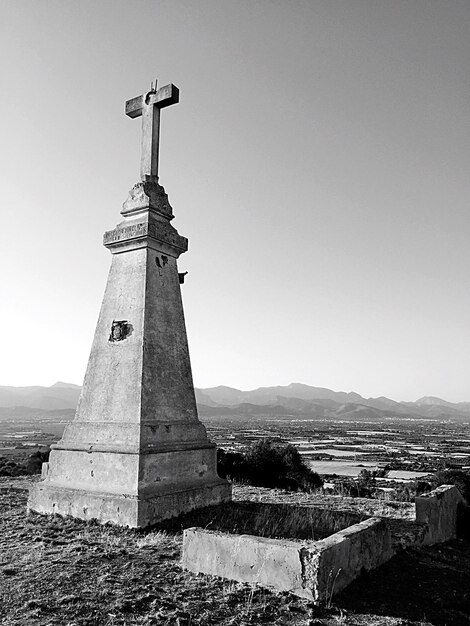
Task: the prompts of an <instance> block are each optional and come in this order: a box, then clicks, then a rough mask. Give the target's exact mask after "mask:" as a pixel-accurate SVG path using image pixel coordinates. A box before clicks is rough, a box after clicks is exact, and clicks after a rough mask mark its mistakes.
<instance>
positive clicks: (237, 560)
mask: <svg viewBox="0 0 470 626" xmlns="http://www.w3.org/2000/svg"><path fill="white" fill-rule="evenodd" d="M392 555H393V550H392V548H391V540H390V531H389V529H388V526H387V524H386V522H385V521H384V520H381V519H378V518H370V519H368V520H365V521H363V522H360V523H359V524H355V525H354V526H351V527H349V528H347V529H345V530H342V531H339V532H337V533H335V534H333V535H331V536H330V537H328V538H327V539H323V540H321V541H289V540H285V539H267V538H264V537H254V536H253V535H231V534H228V533H220V532H214V531H208V530H203V529H201V528H190V529H187V530H185V531H184V538H183V560H182V566H183V567H184V568H185V569H188V570H190V571H192V572H196V573H204V574H212V575H215V576H221V577H223V578H230V579H233V580H237V581H240V582H247V583H256V584H259V585H261V586H265V587H271V588H274V589H277V590H278V591H289V592H291V593H294V594H296V595H298V596H302V597H306V598H309V599H310V600H313V601H314V602H319V601H321V600H324V599H325V598H326V597H327V596H328V597H329V596H330V595H333V594H334V593H337V592H338V591H340V590H341V589H344V587H346V586H347V585H348V584H349V583H350V582H351V581H353V580H354V579H355V578H357V577H358V576H359V575H360V574H361V572H362V571H363V570H366V571H368V570H371V569H374V568H375V567H378V566H379V565H381V564H382V563H384V562H385V561H387V560H388V559H389V558H390V557H391V556H392Z"/></svg>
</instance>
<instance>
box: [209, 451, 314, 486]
mask: <svg viewBox="0 0 470 626" xmlns="http://www.w3.org/2000/svg"><path fill="white" fill-rule="evenodd" d="M217 457H218V458H217V460H218V467H217V470H218V472H219V475H220V476H221V477H222V478H231V479H232V480H235V481H236V482H242V483H248V484H250V485H254V486H257V487H279V488H281V489H288V490H289V491H307V492H308V491H312V490H314V489H318V488H319V487H321V486H322V484H323V481H322V480H321V478H320V476H319V475H318V474H317V473H315V472H312V470H310V469H309V467H308V466H307V465H306V464H305V462H304V460H303V459H302V456H301V455H300V453H299V451H298V450H297V448H296V447H295V446H293V445H290V444H289V445H282V444H279V443H276V442H274V441H273V440H272V439H261V440H259V441H257V442H256V443H254V444H252V445H251V446H249V447H248V448H247V449H246V451H245V454H240V453H236V452H225V450H218V455H217Z"/></svg>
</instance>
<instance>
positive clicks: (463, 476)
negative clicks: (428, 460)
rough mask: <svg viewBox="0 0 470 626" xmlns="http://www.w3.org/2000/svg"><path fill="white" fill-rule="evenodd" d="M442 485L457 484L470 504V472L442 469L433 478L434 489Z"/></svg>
mask: <svg viewBox="0 0 470 626" xmlns="http://www.w3.org/2000/svg"><path fill="white" fill-rule="evenodd" d="M440 485H455V486H456V487H457V489H458V490H459V491H460V493H461V494H462V496H463V497H464V498H465V500H466V501H467V503H468V504H470V472H468V471H464V470H452V469H450V470H442V471H440V472H436V473H435V474H434V476H433V477H432V478H431V486H432V489H435V488H436V487H439V486H440Z"/></svg>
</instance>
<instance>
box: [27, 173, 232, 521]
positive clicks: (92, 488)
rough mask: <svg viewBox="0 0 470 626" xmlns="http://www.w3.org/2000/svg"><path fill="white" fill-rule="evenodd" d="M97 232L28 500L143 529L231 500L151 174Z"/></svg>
mask: <svg viewBox="0 0 470 626" xmlns="http://www.w3.org/2000/svg"><path fill="white" fill-rule="evenodd" d="M122 213H123V215H124V221H123V222H121V223H120V224H119V225H118V226H117V227H116V228H115V229H114V230H113V231H110V232H107V233H105V237H104V245H105V246H106V247H107V248H109V249H110V250H111V252H112V253H113V257H112V265H111V270H110V273H109V278H108V283H107V286H106V291H105V295H104V299H103V304H102V307H101V311H100V315H99V320H98V324H97V328H96V333H95V337H94V341H93V346H92V349H91V354H90V358H89V362H88V368H87V372H86V375H85V381H84V384H83V389H82V393H81V397H80V400H79V404H78V408H77V412H76V415H75V418H74V420H73V422H72V423H71V424H70V425H69V426H68V427H67V428H66V430H65V432H64V435H63V437H62V439H61V440H60V441H59V443H58V444H56V445H55V446H53V450H52V451H51V456H50V460H49V463H48V464H47V465H46V467H45V468H44V472H43V473H44V480H43V481H42V482H40V483H37V484H36V485H35V486H34V487H33V488H32V489H31V492H30V497H29V501H28V507H29V508H30V509H32V510H34V511H37V512H40V513H59V514H61V515H72V516H74V517H78V518H81V519H93V518H94V519H98V520H99V521H101V522H114V523H116V524H119V525H123V526H130V527H134V528H136V527H147V526H150V525H152V524H156V523H158V522H159V521H161V520H163V519H167V518H171V517H174V516H177V515H179V514H180V513H183V512H186V511H189V510H192V509H195V508H200V507H203V506H206V505H209V504H217V503H220V502H225V501H229V500H230V499H231V485H230V484H229V483H228V482H227V481H226V480H222V479H221V478H219V477H218V475H217V470H216V448H215V445H214V444H213V443H211V442H210V441H209V439H208V438H207V434H206V430H205V428H204V426H203V425H202V424H201V422H200V421H199V419H198V416H197V408H196V401H195V396H194V387H193V381H192V374H191V365H190V360H189V351H188V344H187V339H186V329H185V323H184V316H183V306H182V300H181V292H180V285H179V277H178V268H177V258H178V257H179V255H180V254H181V253H182V252H185V251H186V250H187V239H185V238H184V237H181V236H180V235H179V234H178V232H177V231H176V230H175V229H174V228H173V227H172V226H171V224H170V220H171V218H172V217H173V215H172V210H171V207H170V205H169V203H168V198H167V196H166V194H165V192H164V190H163V188H162V187H161V186H160V185H158V182H157V181H156V180H151V179H149V180H146V181H145V182H142V183H138V184H137V185H136V186H135V187H134V189H133V190H132V191H131V194H130V197H129V199H128V200H127V202H126V203H125V204H124V209H123V211H122Z"/></svg>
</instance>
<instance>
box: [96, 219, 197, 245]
mask: <svg viewBox="0 0 470 626" xmlns="http://www.w3.org/2000/svg"><path fill="white" fill-rule="evenodd" d="M146 239H152V240H154V241H157V242H160V243H163V244H166V245H167V246H170V247H171V248H174V249H175V250H176V251H177V252H178V253H179V254H180V253H181V252H186V250H187V249H188V240H187V239H186V237H182V236H181V235H180V234H179V233H178V231H177V230H176V228H173V226H172V225H171V224H170V223H169V222H167V221H166V220H162V219H158V218H155V217H154V216H152V215H151V214H147V215H146V216H145V218H144V219H142V220H139V221H136V222H134V223H128V222H122V223H121V224H118V225H117V226H116V228H114V230H109V231H107V232H105V234H104V236H103V245H104V246H106V247H107V248H112V247H113V246H121V244H122V243H124V242H126V241H129V242H131V241H136V240H146Z"/></svg>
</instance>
